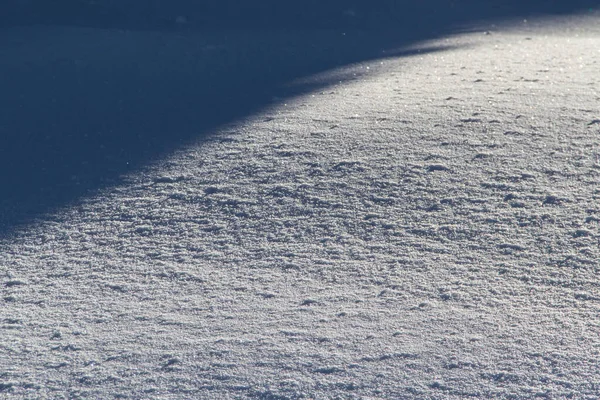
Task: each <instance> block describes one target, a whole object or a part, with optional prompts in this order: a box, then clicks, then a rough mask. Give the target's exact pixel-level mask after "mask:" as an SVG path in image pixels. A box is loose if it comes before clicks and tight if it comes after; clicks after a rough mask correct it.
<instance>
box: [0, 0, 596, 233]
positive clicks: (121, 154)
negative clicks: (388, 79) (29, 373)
mask: <svg viewBox="0 0 600 400" xmlns="http://www.w3.org/2000/svg"><path fill="white" fill-rule="evenodd" d="M311 1H312V2H313V3H314V1H313V0H310V1H307V2H304V3H301V4H302V7H296V8H291V7H289V6H287V7H284V6H282V5H281V2H276V3H275V2H272V1H271V0H266V1H262V2H254V3H257V4H259V5H256V4H255V7H248V6H246V7H245V8H240V7H238V8H233V7H227V4H226V3H227V0H223V1H220V2H216V1H213V0H207V1H204V2H198V3H200V4H201V5H202V6H198V7H197V6H194V7H192V6H191V5H190V4H195V3H194V2H191V1H189V0H172V1H167V0H164V1H162V0H154V1H153V2H147V3H145V4H151V5H150V6H148V7H146V8H145V9H144V10H142V12H140V10H139V7H138V8H136V7H135V6H136V4H137V3H136V2H135V1H133V0H120V1H116V0H98V1H96V2H93V3H92V2H86V1H83V0H68V1H67V0H65V2H61V4H62V7H61V8H57V7H50V6H48V4H49V3H50V2H47V1H45V0H44V1H37V0H29V1H21V0H8V2H7V4H8V5H7V6H6V8H5V11H6V12H5V13H4V16H3V17H0V110H1V112H0V171H2V173H1V175H0V176H1V179H2V182H1V183H0V193H1V195H0V236H2V235H5V234H8V233H10V232H11V231H13V230H14V229H15V227H16V226H18V225H21V224H24V223H27V222H29V221H31V220H32V219H35V218H36V217H38V216H40V215H42V214H43V213H45V212H47V211H51V210H52V209H55V208H56V207H61V206H64V205H66V204H69V203H72V202H74V201H76V200H77V199H78V198H80V197H81V196H83V195H85V194H86V193H89V192H90V191H94V190H97V189H99V188H102V187H105V186H107V185H112V184H115V183H116V182H118V180H119V177H120V176H121V175H123V174H124V173H126V172H128V171H131V170H133V169H136V168H140V167H142V166H144V165H146V164H148V163H149V162H151V161H152V160H155V159H157V158H160V157H161V156H163V155H165V154H166V153H168V152H170V151H172V150H174V149H176V148H179V147H181V146H183V145H185V144H186V143H189V142H190V141H197V140H199V139H202V137H205V136H206V135H208V134H210V132H211V131H214V129H215V128H217V127H218V126H220V125H223V124H226V123H229V122H233V121H235V120H237V119H240V118H243V117H246V116H249V115H252V114H253V113H255V112H257V111H259V110H260V109H261V108H264V107H265V106H267V105H269V104H272V102H273V99H274V98H277V99H285V98H286V97H289V96H293V95H297V94H301V93H307V92H309V91H311V90H316V89H318V88H319V86H326V85H328V84H330V83H331V82H326V81H325V82H323V81H321V82H318V83H314V84H307V85H304V86H295V87H294V89H291V88H290V87H289V86H287V85H286V83H289V82H291V81H294V80H297V79H300V78H304V77H308V76H311V75H313V74H317V73H322V72H326V71H329V70H332V69H334V68H338V67H342V66H345V65H349V64H352V63H357V62H365V61H369V60H373V59H377V58H381V57H382V55H383V52H382V51H383V50H385V49H402V48H408V47H410V46H412V45H415V44H417V43H418V42H420V41H423V40H427V39H431V38H434V37H440V36H441V35H444V34H447V33H451V32H452V31H453V29H455V28H456V27H457V26H459V25H461V24H467V23H469V22H470V21H480V20H485V19H490V18H501V17H502V18H506V17H523V16H527V15H530V14H537V13H547V12H554V13H561V12H571V11H574V10H576V9H579V8H582V7H587V6H588V4H584V3H585V2H579V3H578V2H577V1H571V2H569V5H565V4H564V3H563V2H558V1H554V2H552V1H544V2H543V6H541V7H536V6H535V5H534V4H528V6H527V8H523V7H522V6H515V5H511V2H510V1H502V2H501V1H499V2H498V3H500V4H502V6H494V5H490V4H491V3H489V2H487V3H486V2H474V1H471V0H462V1H460V0H457V1H443V0H437V1H428V2H427V1H425V2H407V1H402V0H395V1H391V0H389V1H386V0H380V2H379V3H378V2H371V3H369V4H371V5H370V6H369V7H365V6H364V4H366V3H365V2H363V1H354V2H352V1H346V2H343V4H339V2H336V1H332V2H328V3H327V4H328V6H327V7H324V6H320V7H319V6H317V4H318V3H315V4H313V5H311V4H309V3H311ZM248 3H252V2H248ZM336 3H338V4H337V5H336ZM414 3H417V4H418V5H415V4H414ZM480 3H485V4H487V5H482V4H480ZM533 3H535V2H533ZM90 4H91V5H90ZM298 4H300V3H298ZM361 4H362V5H363V6H361ZM373 4H375V5H373ZM311 7H312V8H311ZM311 9H312V10H315V9H316V10H317V12H308V11H306V10H311ZM438 50H443V49H424V50H423V51H438ZM388 54H389V53H388ZM404 54H406V53H404ZM404 54H403V53H396V54H394V56H395V57H402V56H403V55H404ZM338 78H339V77H338ZM338 78H335V77H333V78H332V79H338ZM279 101H281V100H279Z"/></svg>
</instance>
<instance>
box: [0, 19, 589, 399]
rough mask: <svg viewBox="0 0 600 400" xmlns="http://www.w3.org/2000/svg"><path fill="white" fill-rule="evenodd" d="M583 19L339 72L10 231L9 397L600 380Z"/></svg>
mask: <svg viewBox="0 0 600 400" xmlns="http://www.w3.org/2000/svg"><path fill="white" fill-rule="evenodd" d="M598 22H599V20H598V18H597V17H587V18H581V19H576V18H574V17H573V18H571V19H570V20H568V21H566V22H564V23H563V24H559V23H558V22H556V21H555V24H554V25H545V24H544V23H543V22H539V23H537V24H536V23H533V22H532V23H529V24H522V23H519V24H517V25H516V26H515V25H507V26H501V25H498V26H495V27H493V26H486V27H483V28H482V29H476V30H474V31H472V32H467V33H463V34H459V35H455V36H452V37H446V38H439V39H436V40H432V41H430V42H427V43H420V44H418V45H417V47H419V48H421V49H423V50H422V51H420V52H418V51H415V52H409V53H407V54H406V55H400V56H390V57H386V58H382V59H380V60H374V61H373V62H371V63H368V65H367V64H364V65H354V66H348V67H345V68H344V69H341V70H340V71H332V72H331V73H332V74H336V73H339V76H340V77H341V78H340V80H341V82H339V83H337V84H333V85H331V86H329V87H325V88H322V89H319V90H318V91H316V92H311V93H306V94H303V95H300V96H298V97H295V98H288V99H286V100H285V104H282V103H279V102H274V103H273V104H272V106H270V107H269V108H267V109H264V110H262V111H261V112H258V113H256V114H254V115H252V116H249V117H248V118H246V119H244V120H242V121H236V122H232V123H230V124H228V125H227V126H223V127H221V128H220V130H218V131H216V132H214V134H213V135H212V136H210V137H209V138H208V139H206V140H201V141H198V142H197V143H193V144H190V145H189V146H186V147H182V148H180V149H178V150H177V151H175V152H173V153H172V154H170V155H169V156H167V157H165V158H164V159H162V160H158V161H157V162H156V163H154V164H151V165H147V166H145V167H144V168H143V169H141V170H136V171H133V172H132V173H131V174H129V175H127V176H125V177H123V180H122V182H121V183H120V184H118V185H116V186H112V187H108V188H106V189H103V190H102V191H100V192H99V193H97V194H93V195H90V196H88V197H85V198H81V199H79V200H78V201H77V204H73V205H69V206H65V207H64V208H63V209H60V210H58V211H56V212H53V213H52V214H51V215H48V216H42V217H40V218H39V221H38V222H36V223H32V224H30V225H28V226H26V227H24V228H22V229H20V230H18V231H15V232H13V233H12V235H10V236H9V237H6V238H4V239H3V240H2V241H1V242H0V276H1V281H0V284H2V298H3V299H2V300H1V301H2V303H3V304H2V307H1V308H0V324H1V325H0V329H1V334H0V338H1V339H0V396H7V398H117V397H120V398H140V399H141V398H159V399H175V398H178V399H179V398H181V399H184V398H214V399H218V398H257V399H299V398H306V399H313V398H314V399H325V398H356V399H359V398H364V399H367V398H415V399H416V398H420V399H424V398H428V399H459V398H466V397H472V398H514V399H525V398H533V397H536V396H537V397H543V398H567V397H570V398H578V399H583V398H589V399H591V398H595V397H597V396H598V395H600V373H599V371H598V357H599V349H600V336H599V332H600V324H599V322H598V312H599V311H600V290H599V280H598V269H599V267H600V265H599V262H598V260H600V232H599V226H600V163H599V161H598V159H599V158H598V157H599V154H600V131H599V125H598V124H597V121H598V118H600V114H599V110H600V73H599V71H600V51H599V49H600V46H599V44H600V31H599V30H598V26H600V25H599V24H598ZM48 29H50V28H48ZM484 33H487V34H484ZM88 34H89V33H88ZM99 35H102V33H99ZM154 38H155V34H152V36H151V40H154ZM428 49H438V50H436V51H428ZM392 54H393V53H392ZM382 55H385V53H382ZM349 72H351V73H352V74H354V73H356V76H355V77H354V78H353V79H349V76H350V74H349ZM308 79H309V80H310V79H311V78H308ZM314 79H319V77H316V78H314ZM199 112H203V110H199Z"/></svg>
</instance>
